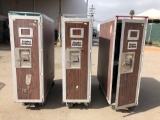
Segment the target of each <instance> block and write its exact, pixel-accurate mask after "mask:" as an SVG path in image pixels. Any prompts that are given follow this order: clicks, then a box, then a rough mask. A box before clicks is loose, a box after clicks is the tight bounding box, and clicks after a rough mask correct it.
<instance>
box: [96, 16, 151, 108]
mask: <svg viewBox="0 0 160 120" xmlns="http://www.w3.org/2000/svg"><path fill="white" fill-rule="evenodd" d="M147 20H148V18H147V17H140V16H139V17H136V16H132V17H131V16H117V17H115V18H114V19H112V20H109V21H106V22H103V23H101V25H100V39H99V53H98V54H99V55H98V70H97V78H98V81H99V85H100V87H101V88H102V91H103V92H104V94H105V96H106V99H107V101H108V103H109V104H112V107H113V108H115V109H116V110H118V109H126V108H129V109H131V108H133V107H135V106H137V105H138V96H139V89H140V80H141V67H142V59H143V50H144V46H145V32H146V24H147Z"/></svg>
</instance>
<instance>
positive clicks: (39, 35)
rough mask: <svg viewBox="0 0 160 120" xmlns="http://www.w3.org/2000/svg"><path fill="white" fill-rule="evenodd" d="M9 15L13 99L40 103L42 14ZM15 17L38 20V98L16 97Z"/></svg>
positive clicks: (41, 99)
mask: <svg viewBox="0 0 160 120" xmlns="http://www.w3.org/2000/svg"><path fill="white" fill-rule="evenodd" d="M8 16H9V26H10V38H11V53H12V72H13V84H14V100H15V102H24V103H25V102H26V103H33V102H34V103H41V102H44V90H43V88H44V81H43V80H44V76H43V44H42V42H43V41H42V36H43V35H42V34H41V33H42V26H41V25H40V23H41V21H42V15H40V16H20V15H17V14H11V15H10V13H9V14H8ZM16 19H34V20H37V21H38V39H39V40H38V41H39V42H38V48H39V76H40V99H29V100H26V99H18V93H17V92H18V91H17V76H16V69H15V57H14V53H15V50H14V49H15V44H14V32H13V21H14V20H16Z"/></svg>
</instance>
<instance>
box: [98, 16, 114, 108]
mask: <svg viewBox="0 0 160 120" xmlns="http://www.w3.org/2000/svg"><path fill="white" fill-rule="evenodd" d="M111 21H114V24H115V26H114V37H113V46H112V48H113V49H112V51H113V52H112V53H113V54H114V52H115V39H116V34H115V32H116V29H117V18H116V17H114V18H111V19H109V20H106V21H104V22H101V24H105V23H107V22H111ZM112 29H113V26H112ZM113 64H114V55H113V56H112V59H111V66H113ZM110 79H111V82H110V99H108V98H107V96H106V95H105V93H106V92H105V91H104V89H103V88H102V87H101V88H102V91H103V93H104V95H105V96H106V99H107V101H108V103H109V105H111V104H112V103H111V100H112V83H113V70H111V77H110ZM99 84H100V82H99ZM100 86H102V85H101V84H100Z"/></svg>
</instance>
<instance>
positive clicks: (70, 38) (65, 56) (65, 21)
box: [62, 16, 92, 107]
mask: <svg viewBox="0 0 160 120" xmlns="http://www.w3.org/2000/svg"><path fill="white" fill-rule="evenodd" d="M91 27H92V18H65V17H64V16H63V17H62V70H63V102H64V103H66V104H67V106H68V107H72V106H73V104H75V103H84V104H85V105H86V106H89V104H90V101H91V43H92V42H91V40H92V28H91Z"/></svg>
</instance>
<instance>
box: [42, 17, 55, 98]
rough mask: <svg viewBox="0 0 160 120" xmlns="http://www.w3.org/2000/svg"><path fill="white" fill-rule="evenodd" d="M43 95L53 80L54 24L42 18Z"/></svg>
mask: <svg viewBox="0 0 160 120" xmlns="http://www.w3.org/2000/svg"><path fill="white" fill-rule="evenodd" d="M43 58H44V64H43V67H44V94H45V96H46V95H47V93H48V91H49V89H50V86H51V83H52V82H53V79H54V23H53V22H51V21H48V20H47V19H45V18H43Z"/></svg>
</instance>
